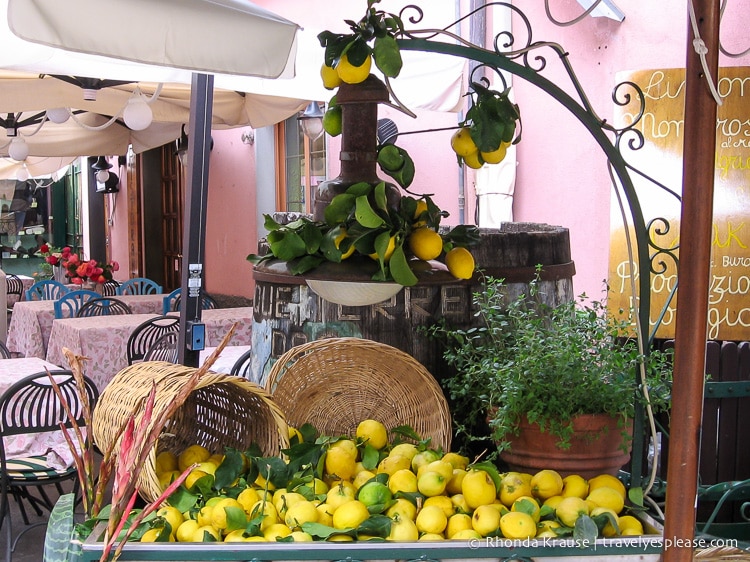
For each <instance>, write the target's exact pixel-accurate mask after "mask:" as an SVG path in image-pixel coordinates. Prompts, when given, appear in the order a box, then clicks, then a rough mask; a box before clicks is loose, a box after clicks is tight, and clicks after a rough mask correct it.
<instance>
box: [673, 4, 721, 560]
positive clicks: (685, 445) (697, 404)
mask: <svg viewBox="0 0 750 562" xmlns="http://www.w3.org/2000/svg"><path fill="white" fill-rule="evenodd" d="M689 3H690V2H688V4H689ZM692 3H693V5H694V9H695V15H696V21H697V25H698V31H699V34H700V36H701V38H702V39H703V41H704V42H705V45H706V46H707V48H708V54H707V55H706V58H707V66H708V69H709V72H710V74H711V77H712V79H713V80H717V79H718V65H719V64H718V58H719V57H718V43H719V41H718V38H719V0H692ZM688 9H689V6H688ZM688 16H689V14H688ZM693 39H694V34H693V29H692V25H691V24H690V20H689V19H688V48H687V51H688V52H687V64H686V76H685V78H686V82H685V126H684V129H683V130H684V135H685V136H684V141H683V142H684V150H683V183H682V217H681V219H680V266H679V284H680V288H679V290H678V296H677V317H676V326H675V358H674V385H673V388H672V423H671V432H670V441H669V466H668V469H667V498H666V501H667V503H666V512H665V525H664V538H665V540H679V541H680V543H673V544H672V546H671V547H670V548H668V549H666V550H665V552H664V560H665V562H678V561H686V562H687V561H691V560H693V554H694V547H693V545H692V539H693V538H694V537H695V508H696V495H697V488H698V456H699V453H700V433H701V422H702V414H703V382H704V373H705V353H706V351H705V349H706V332H707V328H706V325H707V320H708V312H707V311H708V290H709V277H710V265H711V228H712V222H713V194H714V154H715V149H716V113H717V105H716V101H715V100H714V98H713V96H712V95H711V92H710V90H709V88H708V83H707V78H708V77H707V76H706V75H705V72H704V69H703V67H702V65H701V59H700V57H699V55H698V54H697V53H696V51H695V49H694V48H693Z"/></svg>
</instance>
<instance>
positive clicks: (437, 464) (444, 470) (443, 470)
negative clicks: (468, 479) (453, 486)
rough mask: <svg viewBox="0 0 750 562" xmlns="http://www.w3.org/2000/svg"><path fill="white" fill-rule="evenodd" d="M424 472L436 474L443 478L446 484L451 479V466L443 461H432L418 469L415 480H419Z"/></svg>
mask: <svg viewBox="0 0 750 562" xmlns="http://www.w3.org/2000/svg"><path fill="white" fill-rule="evenodd" d="M424 472H437V473H438V474H440V475H441V476H442V477H443V478H445V481H446V482H448V481H449V480H450V479H451V478H453V465H452V464H451V463H449V462H446V461H444V460H437V461H432V462H431V463H429V464H426V465H424V466H421V467H419V470H418V471H417V478H419V476H420V475H421V474H422V473H424Z"/></svg>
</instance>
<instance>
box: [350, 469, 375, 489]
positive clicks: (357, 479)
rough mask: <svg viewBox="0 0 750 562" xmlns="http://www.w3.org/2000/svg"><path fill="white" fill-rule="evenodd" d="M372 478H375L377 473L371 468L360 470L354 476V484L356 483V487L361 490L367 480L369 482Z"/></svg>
mask: <svg viewBox="0 0 750 562" xmlns="http://www.w3.org/2000/svg"><path fill="white" fill-rule="evenodd" d="M372 478H375V473H373V472H370V471H369V470H360V471H359V472H357V474H356V475H355V476H354V480H353V481H352V484H354V487H355V488H356V489H357V490H359V489H360V488H361V487H362V486H364V485H365V483H366V482H368V481H369V480H371V479H372Z"/></svg>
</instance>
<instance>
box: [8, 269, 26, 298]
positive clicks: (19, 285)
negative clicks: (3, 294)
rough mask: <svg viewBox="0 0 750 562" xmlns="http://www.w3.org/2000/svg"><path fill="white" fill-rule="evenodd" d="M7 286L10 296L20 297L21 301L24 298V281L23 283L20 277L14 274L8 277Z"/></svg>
mask: <svg viewBox="0 0 750 562" xmlns="http://www.w3.org/2000/svg"><path fill="white" fill-rule="evenodd" d="M5 284H6V286H7V288H8V291H7V293H8V296H10V295H18V298H19V299H20V298H21V297H22V296H23V281H21V278H20V277H18V275H14V274H13V273H11V274H9V275H6V276H5Z"/></svg>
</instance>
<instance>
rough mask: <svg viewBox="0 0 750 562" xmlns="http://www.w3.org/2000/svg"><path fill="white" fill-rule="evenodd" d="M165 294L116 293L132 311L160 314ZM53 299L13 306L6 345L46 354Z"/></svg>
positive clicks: (30, 353) (14, 349) (27, 352)
mask: <svg viewBox="0 0 750 562" xmlns="http://www.w3.org/2000/svg"><path fill="white" fill-rule="evenodd" d="M163 296H164V295H124V296H121V297H115V298H118V299H119V300H121V301H122V302H124V303H125V304H127V305H128V306H129V307H130V308H131V310H132V311H133V313H134V314H161V311H162V299H163ZM54 303H55V301H52V300H44V301H26V300H24V301H19V302H17V303H16V304H15V306H14V307H13V315H12V316H11V319H10V326H8V340H7V342H6V345H7V347H8V349H9V350H10V351H12V352H17V353H20V354H21V355H23V356H24V357H39V358H41V359H44V358H45V357H46V356H47V342H48V341H49V338H50V334H51V332H52V321H53V320H54V319H55V304H54Z"/></svg>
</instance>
